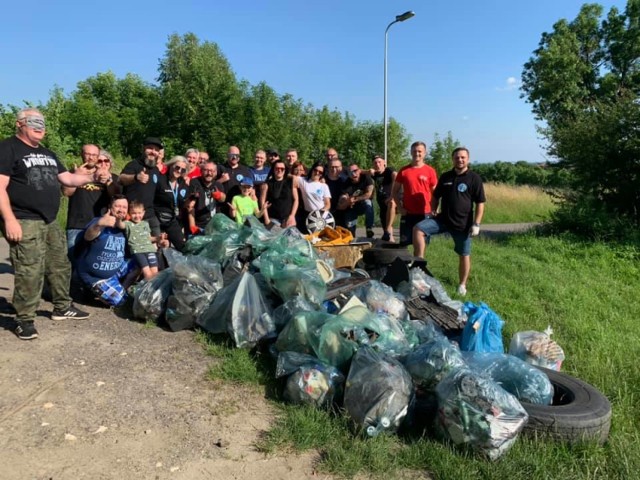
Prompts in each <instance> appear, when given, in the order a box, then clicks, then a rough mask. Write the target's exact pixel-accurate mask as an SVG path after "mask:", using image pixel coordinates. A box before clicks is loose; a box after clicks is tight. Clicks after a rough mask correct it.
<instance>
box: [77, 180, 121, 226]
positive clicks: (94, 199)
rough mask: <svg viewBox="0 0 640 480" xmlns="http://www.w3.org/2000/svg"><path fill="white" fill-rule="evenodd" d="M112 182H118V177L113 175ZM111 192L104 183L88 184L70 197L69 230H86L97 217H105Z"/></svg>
mask: <svg viewBox="0 0 640 480" xmlns="http://www.w3.org/2000/svg"><path fill="white" fill-rule="evenodd" d="M111 180H112V181H114V182H117V181H118V175H116V174H115V173H112V174H111ZM110 198H111V197H109V192H108V191H107V186H106V185H105V184H103V183H95V182H91V183H87V184H86V185H84V186H82V187H78V188H76V191H75V192H74V193H73V195H71V196H70V197H69V210H68V212H67V228H68V229H69V228H85V227H86V226H87V224H88V223H89V222H90V221H91V220H93V219H94V218H95V217H101V216H102V215H104V212H105V210H106V209H107V208H108V207H109V200H110Z"/></svg>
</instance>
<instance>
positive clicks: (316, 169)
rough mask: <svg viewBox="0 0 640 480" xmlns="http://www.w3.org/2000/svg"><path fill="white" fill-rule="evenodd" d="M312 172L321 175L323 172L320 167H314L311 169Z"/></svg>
mask: <svg viewBox="0 0 640 480" xmlns="http://www.w3.org/2000/svg"><path fill="white" fill-rule="evenodd" d="M313 171H314V172H316V173H319V174H320V175H322V174H323V173H324V170H323V169H321V168H314V169H313Z"/></svg>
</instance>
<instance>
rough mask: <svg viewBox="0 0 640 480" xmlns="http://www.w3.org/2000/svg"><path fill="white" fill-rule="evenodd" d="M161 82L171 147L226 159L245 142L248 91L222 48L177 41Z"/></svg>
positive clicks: (171, 47) (189, 36)
mask: <svg viewBox="0 0 640 480" xmlns="http://www.w3.org/2000/svg"><path fill="white" fill-rule="evenodd" d="M158 71H159V75H158V81H159V83H160V85H159V88H160V97H161V105H162V111H161V116H162V121H163V131H164V132H166V133H167V135H165V138H166V140H167V143H168V145H169V147H173V149H174V151H175V150H178V149H179V150H182V148H184V146H193V145H204V146H207V147H212V146H213V147H214V148H215V151H217V153H218V154H222V153H224V151H226V147H227V146H228V145H231V144H241V143H242V140H243V138H244V135H243V134H244V133H246V130H243V121H244V120H245V118H243V115H242V97H243V95H242V89H241V86H240V84H239V82H238V81H237V80H236V76H235V73H234V72H233V70H232V69H231V65H230V64H229V61H228V60H227V59H226V57H225V56H224V55H223V54H222V52H221V51H220V48H219V47H218V45H217V44H215V43H212V42H203V43H200V41H199V40H198V37H196V36H195V35H194V34H193V33H187V34H185V35H184V36H182V37H180V36H179V35H177V34H174V35H171V36H170V37H169V41H168V43H167V50H166V53H165V55H164V57H163V58H162V59H161V61H160V66H159V69H158Z"/></svg>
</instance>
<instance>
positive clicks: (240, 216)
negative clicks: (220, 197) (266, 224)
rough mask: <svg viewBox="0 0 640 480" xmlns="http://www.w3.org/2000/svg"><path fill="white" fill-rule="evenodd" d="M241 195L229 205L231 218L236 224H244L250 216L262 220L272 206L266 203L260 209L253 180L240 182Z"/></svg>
mask: <svg viewBox="0 0 640 480" xmlns="http://www.w3.org/2000/svg"><path fill="white" fill-rule="evenodd" d="M240 192H241V194H240V195H236V196H235V197H233V200H232V201H231V203H228V204H227V205H229V208H230V209H231V216H233V217H235V219H236V222H238V223H239V224H242V223H243V222H244V218H245V217H246V216H248V215H255V216H256V217H258V218H261V217H262V215H264V212H265V210H266V209H267V208H269V207H270V206H271V204H270V203H269V202H265V204H264V205H262V208H258V201H257V200H255V195H254V194H253V179H252V178H249V177H244V178H243V179H242V181H241V182H240Z"/></svg>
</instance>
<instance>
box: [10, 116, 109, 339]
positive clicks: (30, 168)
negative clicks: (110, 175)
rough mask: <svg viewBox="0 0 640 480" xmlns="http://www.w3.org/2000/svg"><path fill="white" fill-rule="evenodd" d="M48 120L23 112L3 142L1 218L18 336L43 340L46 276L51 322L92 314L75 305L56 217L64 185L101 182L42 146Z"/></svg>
mask: <svg viewBox="0 0 640 480" xmlns="http://www.w3.org/2000/svg"><path fill="white" fill-rule="evenodd" d="M45 128H46V126H45V119H44V116H43V115H42V113H40V111H38V110H36V109H34V108H27V109H24V110H21V111H20V112H18V115H17V118H16V135H15V136H13V137H11V138H8V139H6V140H4V141H2V142H0V216H1V217H2V222H1V226H2V231H3V233H4V236H5V238H6V239H7V241H8V242H9V252H10V257H11V264H12V265H13V268H14V292H13V306H14V308H15V310H16V321H17V327H16V329H15V333H16V335H17V336H18V338H20V339H22V340H31V339H34V338H37V337H38V331H37V330H36V328H35V325H34V320H35V317H36V310H37V308H38V305H39V304H40V295H41V293H42V287H43V285H44V279H45V276H46V278H47V280H48V281H49V285H50V287H51V295H52V303H53V313H52V314H51V319H52V320H68V319H78V320H80V319H85V318H88V317H89V314H88V313H86V312H83V311H81V310H78V309H77V308H75V307H74V306H73V304H72V303H71V297H70V295H69V282H70V276H71V266H70V264H69V259H68V257H67V249H66V248H65V247H66V242H65V239H64V234H63V233H62V230H61V228H60V226H59V225H58V222H57V221H56V215H57V214H58V209H59V208H60V184H62V185H64V186H67V187H80V186H82V185H85V184H86V183H89V182H91V181H97V180H98V178H99V174H98V172H97V171H96V169H95V168H94V169H90V168H87V167H86V166H81V167H78V168H77V169H76V171H75V173H71V172H69V171H67V169H66V168H65V167H64V165H63V164H62V163H60V161H59V160H58V157H57V156H56V154H55V153H53V152H52V151H51V150H48V149H47V148H45V147H43V146H42V145H41V144H40V142H42V140H43V138H44V136H45Z"/></svg>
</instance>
